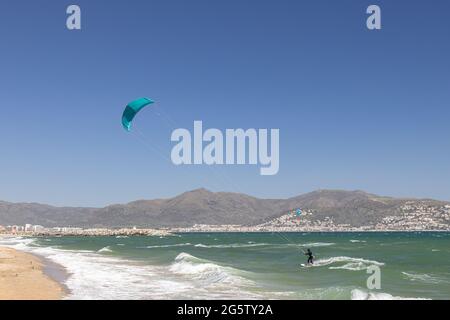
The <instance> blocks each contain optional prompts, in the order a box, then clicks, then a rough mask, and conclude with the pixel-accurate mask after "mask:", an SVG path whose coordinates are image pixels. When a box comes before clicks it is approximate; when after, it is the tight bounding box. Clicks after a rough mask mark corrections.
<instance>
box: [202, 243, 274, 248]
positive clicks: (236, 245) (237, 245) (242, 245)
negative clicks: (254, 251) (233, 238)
mask: <svg viewBox="0 0 450 320" xmlns="http://www.w3.org/2000/svg"><path fill="white" fill-rule="evenodd" d="M261 246H270V244H269V243H231V244H211V245H209V244H202V243H198V244H196V245H195V247H197V248H251V247H261Z"/></svg>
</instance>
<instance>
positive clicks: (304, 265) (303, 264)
mask: <svg viewBox="0 0 450 320" xmlns="http://www.w3.org/2000/svg"><path fill="white" fill-rule="evenodd" d="M300 266H301V267H302V268H309V267H312V266H313V265H312V264H310V263H302V264H300Z"/></svg>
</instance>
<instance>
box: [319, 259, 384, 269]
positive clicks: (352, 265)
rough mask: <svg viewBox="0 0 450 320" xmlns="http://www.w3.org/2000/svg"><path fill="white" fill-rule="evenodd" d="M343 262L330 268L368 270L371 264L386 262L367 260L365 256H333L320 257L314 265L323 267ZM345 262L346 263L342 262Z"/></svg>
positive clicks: (377, 264) (380, 264) (378, 264)
mask: <svg viewBox="0 0 450 320" xmlns="http://www.w3.org/2000/svg"><path fill="white" fill-rule="evenodd" d="M338 263H341V265H339V266H330V267H329V269H344V270H351V271H360V270H366V269H367V268H368V267H369V266H371V265H376V266H379V267H381V266H383V265H384V263H382V262H378V261H375V260H366V259H363V258H352V257H345V256H340V257H331V258H327V259H319V260H316V261H314V265H313V267H323V266H328V265H334V264H338ZM342 263H344V264H342Z"/></svg>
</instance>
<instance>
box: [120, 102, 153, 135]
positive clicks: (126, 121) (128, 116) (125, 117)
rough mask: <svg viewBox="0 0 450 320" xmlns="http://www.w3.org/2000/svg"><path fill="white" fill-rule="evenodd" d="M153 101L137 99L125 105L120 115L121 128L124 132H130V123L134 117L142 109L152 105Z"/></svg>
mask: <svg viewBox="0 0 450 320" xmlns="http://www.w3.org/2000/svg"><path fill="white" fill-rule="evenodd" d="M153 102H154V101H153V100H150V99H148V98H139V99H136V100H134V101H132V102H130V103H129V104H127V106H126V108H125V110H124V111H123V114H122V126H123V128H124V129H125V130H127V131H130V128H131V122H132V121H133V118H134V116H135V115H136V114H137V113H138V112H139V111H140V110H141V109H142V108H144V107H146V106H148V105H149V104H152V103H153Z"/></svg>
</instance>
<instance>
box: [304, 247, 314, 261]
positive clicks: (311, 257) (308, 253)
mask: <svg viewBox="0 0 450 320" xmlns="http://www.w3.org/2000/svg"><path fill="white" fill-rule="evenodd" d="M305 256H308V264H313V263H314V261H313V259H314V256H313V254H312V252H311V250H310V249H308V250H307V251H306V252H305Z"/></svg>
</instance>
